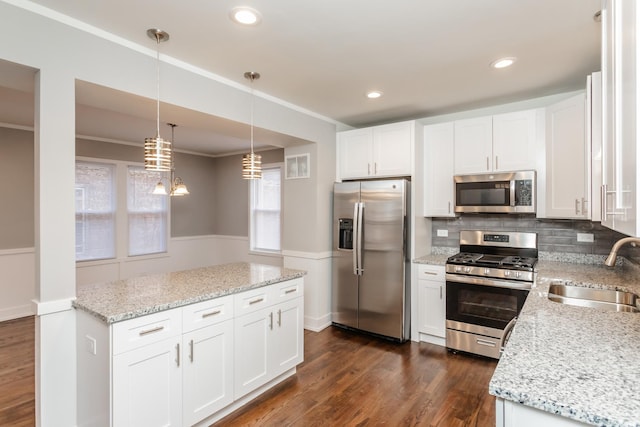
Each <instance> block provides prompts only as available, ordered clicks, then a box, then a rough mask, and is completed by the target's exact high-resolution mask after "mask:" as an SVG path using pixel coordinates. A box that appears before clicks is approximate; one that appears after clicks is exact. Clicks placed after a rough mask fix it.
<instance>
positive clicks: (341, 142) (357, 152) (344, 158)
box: [337, 128, 373, 179]
mask: <svg viewBox="0 0 640 427" xmlns="http://www.w3.org/2000/svg"><path fill="white" fill-rule="evenodd" d="M372 143H373V130H372V129H371V128H367V129H356V130H350V131H345V132H340V133H338V153H337V154H338V159H339V162H340V163H339V167H340V178H342V179H350V178H367V177H368V176H369V175H373V169H372V168H373V158H372V149H371V146H372Z"/></svg>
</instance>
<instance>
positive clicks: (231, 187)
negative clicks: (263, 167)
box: [212, 148, 284, 237]
mask: <svg viewBox="0 0 640 427" xmlns="http://www.w3.org/2000/svg"><path fill="white" fill-rule="evenodd" d="M258 154H260V155H261V156H262V164H268V163H280V162H283V161H284V150H283V149H281V148H278V149H274V150H268V151H261V152H260V153H258ZM214 164H215V173H214V178H213V184H212V188H213V193H214V194H215V206H216V208H215V218H214V219H213V229H214V232H215V234H220V235H224V236H245V237H246V236H248V235H249V181H248V180H246V179H242V155H241V154H238V155H234V156H226V157H217V158H216V159H215V162H214Z"/></svg>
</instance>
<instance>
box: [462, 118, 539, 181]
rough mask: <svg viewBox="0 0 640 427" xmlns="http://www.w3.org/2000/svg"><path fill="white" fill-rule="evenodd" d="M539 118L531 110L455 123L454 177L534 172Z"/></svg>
mask: <svg viewBox="0 0 640 427" xmlns="http://www.w3.org/2000/svg"><path fill="white" fill-rule="evenodd" d="M539 114H540V111H539V110H537V109H535V110H525V111H517V112H514V113H505V114H497V115H494V116H489V117H479V118H474V119H467V120H458V121H456V122H455V154H454V158H455V167H454V171H455V174H456V175H460V174H473V173H487V172H507V171H518V170H536V169H537V153H536V151H537V150H536V148H537V145H538V136H537V135H538V131H537V129H538V115H539Z"/></svg>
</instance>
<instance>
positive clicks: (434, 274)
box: [424, 271, 438, 276]
mask: <svg viewBox="0 0 640 427" xmlns="http://www.w3.org/2000/svg"><path fill="white" fill-rule="evenodd" d="M424 274H428V275H430V276H437V275H438V273H434V272H433V271H425V272H424Z"/></svg>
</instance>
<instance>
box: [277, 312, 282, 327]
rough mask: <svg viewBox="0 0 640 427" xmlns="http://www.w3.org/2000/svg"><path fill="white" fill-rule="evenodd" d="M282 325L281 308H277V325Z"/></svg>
mask: <svg viewBox="0 0 640 427" xmlns="http://www.w3.org/2000/svg"><path fill="white" fill-rule="evenodd" d="M280 326H282V310H278V327H280Z"/></svg>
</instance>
